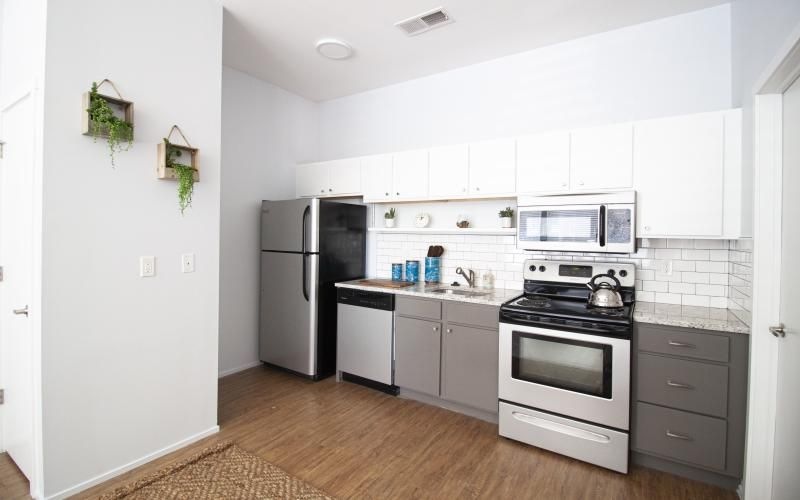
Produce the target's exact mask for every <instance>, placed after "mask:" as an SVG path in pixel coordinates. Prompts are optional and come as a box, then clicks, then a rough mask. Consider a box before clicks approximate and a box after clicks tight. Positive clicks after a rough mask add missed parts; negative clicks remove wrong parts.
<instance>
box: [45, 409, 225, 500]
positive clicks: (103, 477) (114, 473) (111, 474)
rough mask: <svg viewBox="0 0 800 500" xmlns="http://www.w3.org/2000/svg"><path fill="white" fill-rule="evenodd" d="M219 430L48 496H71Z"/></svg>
mask: <svg viewBox="0 0 800 500" xmlns="http://www.w3.org/2000/svg"><path fill="white" fill-rule="evenodd" d="M218 432H219V426H218V425H215V426H214V427H212V428H210V429H207V430H205V431H203V432H199V433H197V434H194V435H192V436H189V437H187V438H186V439H182V440H180V441H178V442H177V443H174V444H171V445H169V446H167V447H165V448H161V449H160V450H158V451H155V452H153V453H150V454H148V455H145V456H143V457H141V458H138V459H136V460H134V461H132V462H128V463H127V464H125V465H121V466H119V467H116V468H114V469H111V470H110V471H108V472H106V473H103V474H100V475H99V476H95V477H93V478H91V479H89V480H86V481H84V482H82V483H78V484H76V485H75V486H72V487H69V488H67V489H65V490H62V491H59V492H58V493H55V494H53V495H50V496H49V497H47V500H60V499H62V498H67V497H70V496H72V495H75V494H77V493H80V492H81V491H83V490H85V489H88V488H91V487H92V486H95V485H97V484H100V483H102V482H105V481H108V480H109V479H112V478H114V477H116V476H119V475H120V474H123V473H125V472H128V471H129V470H131V469H135V468H136V467H139V466H140V465H144V464H146V463H147V462H150V461H152V460H155V459H157V458H160V457H163V456H164V455H166V454H168V453H172V452H173V451H175V450H178V449H180V448H183V447H184V446H188V445H190V444H192V443H194V442H196V441H200V440H201V439H203V438H205V437H208V436H211V435H212V434H216V433H218ZM40 498H44V497H40Z"/></svg>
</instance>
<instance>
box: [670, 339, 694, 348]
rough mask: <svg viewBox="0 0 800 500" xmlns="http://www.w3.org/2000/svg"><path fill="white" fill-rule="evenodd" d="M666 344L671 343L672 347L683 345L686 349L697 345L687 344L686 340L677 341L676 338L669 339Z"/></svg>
mask: <svg viewBox="0 0 800 500" xmlns="http://www.w3.org/2000/svg"><path fill="white" fill-rule="evenodd" d="M667 344H669V345H671V346H672V347H685V348H687V349H694V348H695V347H697V346H696V345H694V344H687V343H686V342H678V341H677V340H670V341H669V342H667Z"/></svg>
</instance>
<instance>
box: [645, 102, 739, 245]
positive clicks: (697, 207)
mask: <svg viewBox="0 0 800 500" xmlns="http://www.w3.org/2000/svg"><path fill="white" fill-rule="evenodd" d="M633 148H634V155H633V169H634V188H635V189H636V209H637V217H636V225H637V228H636V234H637V236H642V237H657V236H680V237H717V236H721V235H722V221H723V218H722V211H723V186H724V168H725V165H724V151H725V143H724V114H723V113H702V114H696V115H689V116H678V117H672V118H665V119H659V120H647V121H643V122H637V123H636V124H635V125H634V130H633ZM677 193H680V194H677Z"/></svg>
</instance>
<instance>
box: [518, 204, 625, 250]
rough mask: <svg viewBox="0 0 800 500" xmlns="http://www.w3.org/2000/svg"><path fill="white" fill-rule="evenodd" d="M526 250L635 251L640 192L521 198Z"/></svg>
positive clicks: (522, 236) (522, 240)
mask: <svg viewBox="0 0 800 500" xmlns="http://www.w3.org/2000/svg"><path fill="white" fill-rule="evenodd" d="M517 205H518V208H517V212H518V214H519V222H518V229H517V247H518V248H520V249H522V250H547V251H562V252H593V253H633V252H635V251H636V235H635V234H634V232H635V228H636V220H635V219H636V193H635V192H634V191H624V192H618V193H606V194H576V195H565V196H529V197H520V198H519V199H518V201H517Z"/></svg>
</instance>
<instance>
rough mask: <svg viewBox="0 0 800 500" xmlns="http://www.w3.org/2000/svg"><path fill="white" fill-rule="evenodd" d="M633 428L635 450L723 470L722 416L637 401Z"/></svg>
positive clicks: (724, 434)
mask: <svg viewBox="0 0 800 500" xmlns="http://www.w3.org/2000/svg"><path fill="white" fill-rule="evenodd" d="M633 431H634V432H633V447H634V448H636V449H637V450H640V451H644V452H648V453H654V454H656V455H661V456H663V457H665V458H671V459H674V460H679V461H681V462H686V463H690V464H694V465H699V466H701V467H708V468H710V469H716V470H725V439H726V433H727V430H726V422H725V420H721V419H719V418H714V417H704V416H702V415H695V414H693V413H688V412H685V411H680V410H671V409H669V408H662V407H660V406H655V405H651V404H647V403H637V404H636V416H635V420H634V427H633Z"/></svg>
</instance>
